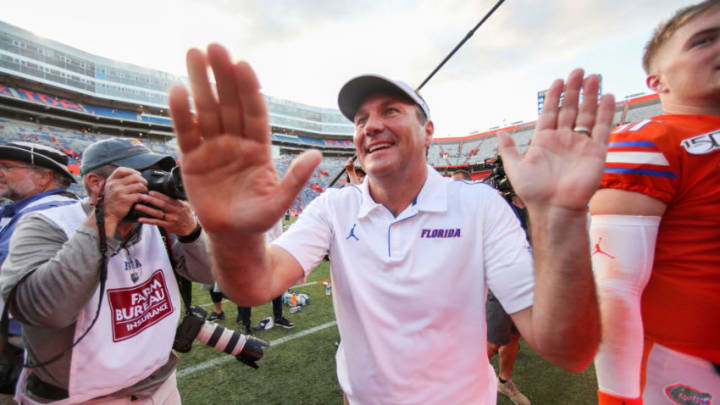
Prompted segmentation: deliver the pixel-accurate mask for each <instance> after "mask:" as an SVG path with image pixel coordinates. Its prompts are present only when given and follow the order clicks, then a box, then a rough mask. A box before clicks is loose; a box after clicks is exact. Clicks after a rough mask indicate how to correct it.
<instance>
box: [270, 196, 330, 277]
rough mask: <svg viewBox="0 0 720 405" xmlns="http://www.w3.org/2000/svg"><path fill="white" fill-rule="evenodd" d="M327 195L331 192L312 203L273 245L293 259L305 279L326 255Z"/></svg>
mask: <svg viewBox="0 0 720 405" xmlns="http://www.w3.org/2000/svg"><path fill="white" fill-rule="evenodd" d="M330 191H333V190H328V191H326V192H325V193H322V194H320V195H319V196H318V197H316V198H315V199H314V200H312V202H311V203H310V204H309V205H308V206H307V207H306V208H305V210H304V211H303V212H302V214H300V216H299V217H298V220H297V221H296V222H295V223H294V224H292V225H291V226H290V229H288V230H287V231H286V232H285V233H283V234H282V235H281V236H280V237H279V238H277V239H275V240H274V241H273V242H272V244H273V245H277V246H279V247H281V248H283V249H285V250H286V251H288V252H289V253H290V254H291V255H292V256H293V257H295V260H297V261H298V263H300V265H301V266H302V268H303V271H304V272H305V276H307V275H308V274H310V272H311V271H312V270H313V269H314V268H315V267H316V266H317V265H318V264H320V262H321V261H322V260H323V258H324V257H325V255H327V254H328V251H329V247H330V241H331V239H332V229H331V223H330V221H329V218H328V214H329V213H330V211H331V209H330V207H329V204H328V199H327V196H328V194H329V192H330Z"/></svg>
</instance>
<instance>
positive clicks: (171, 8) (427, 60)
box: [0, 0, 699, 137]
mask: <svg viewBox="0 0 720 405" xmlns="http://www.w3.org/2000/svg"><path fill="white" fill-rule="evenodd" d="M496 1H497V0H392V1H390V0H354V1H353V0H205V1H200V0H144V1H136V0H123V1H112V2H110V1H102V0H68V1H63V2H59V1H56V0H52V1H48V0H42V1H41V0H23V1H8V2H6V3H7V4H4V5H3V12H2V15H0V19H2V20H3V21H5V22H7V23H9V24H13V25H15V26H18V27H21V28H24V29H26V30H28V31H31V32H33V33H35V34H36V35H39V36H41V37H45V38H49V39H53V40H55V41H59V42H62V43H64V44H66V45H70V46H73V47H76V48H79V49H81V50H83V51H86V52H89V53H92V54H95V55H99V56H103V57H107V58H110V59H114V60H118V61H122V62H126V63H132V64H135V65H139V66H143V67H147V68H152V69H158V70H162V71H166V72H170V73H173V74H175V75H181V76H185V75H186V73H185V52H186V51H187V49H189V48H191V47H200V48H204V47H206V46H207V44H209V43H212V42H218V43H220V44H223V45H224V46H226V47H227V48H228V49H229V50H230V53H231V54H232V55H233V58H235V59H243V60H246V61H248V62H249V63H250V64H251V65H252V66H253V67H254V68H255V70H256V72H257V75H258V77H259V79H260V83H261V86H262V91H263V92H264V93H265V94H268V95H271V96H275V97H279V98H284V99H288V100H292V101H296V102H300V103H305V104H309V105H313V106H320V107H333V108H336V106H337V104H336V103H337V93H338V91H339V89H340V87H342V85H343V84H344V83H345V82H346V81H347V80H349V79H350V78H352V77H354V76H357V75H360V74H364V73H379V74H382V75H385V76H387V77H390V78H393V79H399V80H403V81H405V82H407V83H408V84H410V85H411V86H413V87H417V86H418V85H419V84H420V83H421V82H422V81H423V80H424V79H425V78H426V77H427V76H428V75H429V74H430V72H432V70H433V69H434V68H435V67H436V66H437V65H438V64H439V63H440V62H441V61H442V60H443V59H444V58H445V56H446V55H447V54H449V53H450V51H451V50H452V49H453V48H454V47H455V46H456V45H457V44H458V43H459V42H460V41H461V40H462V39H463V38H464V37H465V36H466V35H467V34H468V32H469V31H470V30H471V29H472V28H473V27H474V26H475V24H477V23H478V22H479V21H480V19H481V18H482V17H483V16H484V15H485V14H486V13H487V12H488V11H489V10H490V9H491V8H492V7H493V5H495V3H496ZM697 2H699V0H506V1H505V2H504V4H503V5H501V6H500V8H499V9H498V10H497V11H496V12H495V14H493V16H492V17H490V18H489V19H488V20H487V21H486V22H485V24H484V25H483V26H482V27H480V28H479V29H478V30H477V31H476V32H475V34H474V36H473V37H472V38H470V39H469V40H468V41H467V42H466V43H465V45H464V46H463V47H462V48H461V49H460V50H459V51H458V52H457V53H456V54H455V55H454V56H453V57H452V58H451V59H450V60H449V61H448V62H447V64H446V65H445V66H444V67H443V68H442V69H441V70H440V71H439V72H438V73H437V74H436V75H435V76H434V77H433V78H432V79H431V80H430V81H429V82H428V83H427V84H426V85H425V87H424V88H423V89H422V91H421V94H422V95H423V97H424V98H425V99H426V101H427V102H428V104H429V105H430V111H431V117H432V119H433V121H434V123H435V129H436V135H435V136H436V137H447V136H466V135H468V134H469V133H472V132H477V131H483V130H487V129H489V128H492V127H496V126H502V125H508V124H511V123H513V122H517V121H525V122H528V121H534V120H536V119H537V92H538V91H540V90H544V89H546V88H548V87H549V85H550V83H551V82H552V81H553V80H554V79H556V78H564V77H566V76H567V74H568V73H569V72H570V71H572V69H573V68H575V67H582V68H584V69H585V70H586V72H588V73H600V74H602V76H603V84H602V86H603V92H604V93H613V94H614V95H615V97H616V99H618V100H621V99H623V98H625V97H626V96H629V95H633V94H638V93H642V92H649V90H647V88H646V87H645V74H644V72H643V70H642V67H641V63H640V59H641V57H642V51H643V47H644V44H645V42H646V41H647V40H648V38H649V37H650V36H651V35H652V32H653V30H654V29H655V27H656V26H657V24H658V23H659V22H660V21H662V20H664V19H667V18H668V17H670V16H671V15H672V14H673V13H674V11H675V10H676V9H678V8H680V7H683V6H686V5H690V4H694V3H697Z"/></svg>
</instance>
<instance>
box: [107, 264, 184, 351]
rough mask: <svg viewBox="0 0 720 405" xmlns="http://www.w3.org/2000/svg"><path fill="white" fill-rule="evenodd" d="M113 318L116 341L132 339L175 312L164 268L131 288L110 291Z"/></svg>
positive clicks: (109, 297)
mask: <svg viewBox="0 0 720 405" xmlns="http://www.w3.org/2000/svg"><path fill="white" fill-rule="evenodd" d="M108 301H109V302H110V311H111V312H112V313H111V316H112V319H113V342H119V341H121V340H125V339H129V338H131V337H133V336H135V335H137V334H138V333H140V332H142V331H143V330H145V329H147V328H149V327H150V326H152V325H154V324H156V323H158V322H160V321H161V320H162V319H163V318H165V317H166V316H168V315H170V314H171V313H172V312H173V306H172V302H171V301H170V297H169V296H168V289H167V286H166V285H165V276H164V275H163V272H162V270H157V271H156V272H155V273H153V275H152V277H150V279H149V280H148V281H146V282H144V283H142V284H140V285H137V286H134V287H129V288H117V289H113V290H108Z"/></svg>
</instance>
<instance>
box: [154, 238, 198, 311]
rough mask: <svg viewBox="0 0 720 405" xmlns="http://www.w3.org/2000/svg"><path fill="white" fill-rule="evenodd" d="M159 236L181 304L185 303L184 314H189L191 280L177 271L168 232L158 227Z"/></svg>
mask: <svg viewBox="0 0 720 405" xmlns="http://www.w3.org/2000/svg"><path fill="white" fill-rule="evenodd" d="M159 230H160V236H161V237H162V240H163V243H164V244H165V250H166V251H167V255H168V259H170V266H171V267H172V269H173V273H175V280H177V283H178V289H179V290H180V296H181V297H182V300H183V304H185V314H186V315H190V314H191V311H190V308H191V307H192V282H191V281H190V280H188V279H186V278H185V277H183V276H181V275H180V274H179V273H178V272H177V264H176V263H175V258H174V257H173V254H172V247H171V246H170V233H169V232H168V230H167V229H166V228H160V227H159Z"/></svg>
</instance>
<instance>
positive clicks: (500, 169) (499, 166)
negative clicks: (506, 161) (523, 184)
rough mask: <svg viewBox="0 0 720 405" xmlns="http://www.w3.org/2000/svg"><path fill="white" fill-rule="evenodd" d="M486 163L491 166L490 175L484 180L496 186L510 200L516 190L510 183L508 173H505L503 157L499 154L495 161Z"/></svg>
mask: <svg viewBox="0 0 720 405" xmlns="http://www.w3.org/2000/svg"><path fill="white" fill-rule="evenodd" d="M486 165H487V166H489V168H490V175H489V176H488V177H487V178H486V179H485V180H484V182H485V183H487V184H490V185H491V186H493V187H495V188H496V189H497V190H498V191H500V193H502V195H503V197H504V198H505V200H507V201H508V202H510V201H511V200H512V197H513V196H514V195H515V190H513V186H512V184H510V179H509V178H508V176H507V173H505V167H504V166H503V161H502V158H501V157H500V155H497V156H496V157H495V161H494V162H493V163H486Z"/></svg>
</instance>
